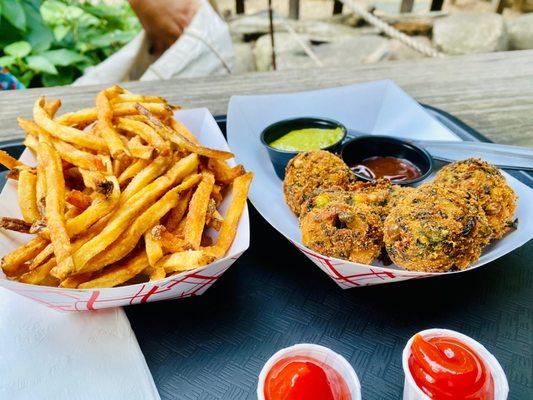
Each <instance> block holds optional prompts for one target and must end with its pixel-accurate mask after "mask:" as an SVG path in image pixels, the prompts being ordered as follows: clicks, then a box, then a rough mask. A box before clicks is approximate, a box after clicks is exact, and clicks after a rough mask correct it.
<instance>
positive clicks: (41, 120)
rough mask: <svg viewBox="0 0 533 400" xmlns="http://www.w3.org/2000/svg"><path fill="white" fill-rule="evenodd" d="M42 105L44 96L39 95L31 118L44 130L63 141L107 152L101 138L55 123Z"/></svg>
mask: <svg viewBox="0 0 533 400" xmlns="http://www.w3.org/2000/svg"><path fill="white" fill-rule="evenodd" d="M43 106H44V97H41V98H39V100H37V101H36V102H35V106H34V107H33V119H34V120H35V123H36V124H37V125H39V126H40V127H41V128H42V129H43V130H44V131H46V132H47V133H49V134H50V135H52V136H54V137H57V138H58V139H61V140H64V141H65V142H69V143H73V144H76V145H78V146H81V147H86V148H88V149H92V150H97V151H100V152H104V153H107V152H108V149H107V145H106V143H105V141H104V140H103V139H102V138H99V137H97V136H95V135H88V134H86V133H84V132H83V131H80V130H79V129H75V128H72V127H70V126H65V125H61V124H60V123H57V122H56V121H54V120H53V119H52V118H50V116H49V115H48V113H47V112H46V111H45V110H44V108H43Z"/></svg>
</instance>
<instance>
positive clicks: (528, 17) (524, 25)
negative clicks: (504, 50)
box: [507, 13, 533, 50]
mask: <svg viewBox="0 0 533 400" xmlns="http://www.w3.org/2000/svg"><path fill="white" fill-rule="evenodd" d="M507 31H508V34H509V47H510V48H511V49H513V50H526V49H533V13H531V14H524V15H521V16H520V17H518V18H516V19H513V20H510V21H508V22H507Z"/></svg>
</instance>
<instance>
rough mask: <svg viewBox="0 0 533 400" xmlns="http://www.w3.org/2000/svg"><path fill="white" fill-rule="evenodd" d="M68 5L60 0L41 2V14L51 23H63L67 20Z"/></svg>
mask: <svg viewBox="0 0 533 400" xmlns="http://www.w3.org/2000/svg"><path fill="white" fill-rule="evenodd" d="M67 8H68V6H67V5H66V4H64V3H62V2H60V1H56V0H47V1H44V2H43V4H41V15H42V17H43V20H44V22H46V23H47V24H49V25H56V24H61V23H62V22H63V21H64V20H65V16H66V14H67Z"/></svg>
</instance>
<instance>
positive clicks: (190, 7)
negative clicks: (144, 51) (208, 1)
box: [129, 0, 197, 55]
mask: <svg viewBox="0 0 533 400" xmlns="http://www.w3.org/2000/svg"><path fill="white" fill-rule="evenodd" d="M129 2H130V5H131V8H133V11H135V14H137V17H138V18H139V21H140V22H141V25H142V26H143V28H144V30H145V31H146V35H147V36H148V40H150V43H151V44H152V47H151V51H152V52H153V54H155V55H161V53H163V52H164V51H165V50H166V49H168V48H169V47H170V46H172V44H173V43H174V42H175V41H176V40H177V39H178V38H179V37H180V35H181V34H182V32H183V30H184V29H185V27H186V26H187V25H189V23H190V22H191V20H192V18H193V17H194V14H195V13H196V9H197V6H196V3H195V2H194V0H129Z"/></svg>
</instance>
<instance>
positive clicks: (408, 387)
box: [402, 328, 509, 400]
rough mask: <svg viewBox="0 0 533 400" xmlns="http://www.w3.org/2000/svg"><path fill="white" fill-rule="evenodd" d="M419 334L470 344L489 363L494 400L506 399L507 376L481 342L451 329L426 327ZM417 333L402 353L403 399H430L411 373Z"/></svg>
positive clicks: (507, 389)
mask: <svg viewBox="0 0 533 400" xmlns="http://www.w3.org/2000/svg"><path fill="white" fill-rule="evenodd" d="M417 334H420V335H422V337H425V338H431V337H436V336H446V337H451V338H454V339H458V340H460V341H461V342H463V343H465V344H466V345H468V346H470V347H471V348H472V349H473V350H475V351H476V353H477V354H478V355H479V356H480V357H481V359H482V360H483V361H484V362H485V364H486V365H487V368H488V370H489V371H490V373H491V375H492V379H493V380H494V400H506V399H507V395H508V393H509V384H508V383H507V377H506V376H505V372H503V369H502V367H501V365H500V363H499V362H498V360H496V357H494V356H493V355H492V354H491V353H490V352H489V351H488V350H487V349H486V348H485V347H484V346H483V345H482V344H481V343H479V342H477V341H475V340H474V339H472V338H471V337H468V336H466V335H463V334H462V333H459V332H455V331H451V330H448V329H438V328H435V329H426V330H424V331H420V332H418V333H417ZM415 336H416V335H414V336H412V337H411V339H409V341H408V342H407V344H406V345H405V348H404V349H403V353H402V366H403V372H404V373H405V382H404V390H403V400H430V398H429V396H427V395H426V394H424V392H422V390H421V389H420V388H419V387H418V385H417V384H416V383H415V380H414V379H413V376H412V375H411V370H410V369H409V364H408V361H409V356H410V355H411V345H412V343H413V339H414V337H415Z"/></svg>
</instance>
